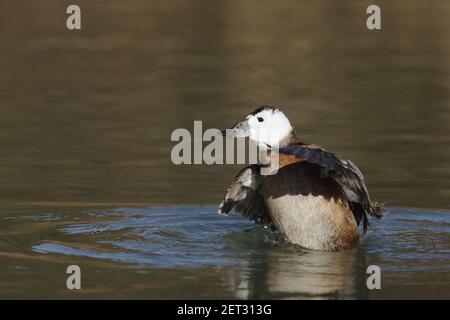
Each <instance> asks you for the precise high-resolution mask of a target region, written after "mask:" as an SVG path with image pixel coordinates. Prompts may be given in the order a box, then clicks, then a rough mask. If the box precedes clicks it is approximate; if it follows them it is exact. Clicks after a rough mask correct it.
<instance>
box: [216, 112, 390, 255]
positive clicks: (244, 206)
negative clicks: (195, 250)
mask: <svg viewBox="0 0 450 320" xmlns="http://www.w3.org/2000/svg"><path fill="white" fill-rule="evenodd" d="M222 134H223V136H224V137H225V138H237V137H240V138H249V139H250V140H252V141H253V142H255V143H256V144H257V145H258V146H259V148H260V149H262V150H266V151H267V154H268V159H269V161H273V159H274V157H275V156H276V157H277V160H278V166H277V167H278V168H277V171H276V173H274V174H262V172H263V169H264V168H266V167H267V166H268V164H267V163H265V164H261V163H256V164H251V165H249V166H247V167H244V168H243V169H242V170H240V171H239V172H238V174H237V175H236V176H235V178H234V180H233V182H232V183H231V185H230V187H229V188H228V190H227V192H226V194H225V196H224V198H223V200H222V202H221V203H220V205H219V210H218V211H219V213H220V214H224V215H227V214H228V213H230V212H231V211H232V210H234V211H236V212H238V213H240V214H241V215H242V216H244V217H246V218H248V219H250V220H252V221H254V222H256V223H257V224H260V225H262V226H264V227H270V228H272V229H274V230H276V231H277V232H278V233H279V234H280V235H281V236H282V238H283V239H284V240H285V241H286V242H288V243H292V244H294V245H299V246H301V247H303V248H306V249H310V250H319V251H340V250H346V249H351V248H354V247H356V246H357V245H358V244H359V243H360V239H361V238H362V236H363V235H364V234H365V233H366V231H367V228H368V225H369V217H375V218H381V217H382V216H383V215H384V209H383V206H382V205H379V204H378V203H377V202H374V201H371V199H370V197H369V193H368V191H367V187H366V185H365V182H364V177H363V175H362V173H361V171H360V170H359V169H358V167H357V166H356V165H355V164H354V163H353V162H352V161H350V160H348V159H345V158H343V157H342V156H340V155H338V154H335V153H333V152H330V151H328V150H326V149H323V148H321V147H320V146H318V145H315V144H308V143H304V142H302V141H301V140H300V139H299V138H298V137H297V133H296V130H295V129H294V127H293V126H292V125H291V123H290V121H289V119H288V118H287V117H286V115H285V114H284V113H283V112H282V111H281V110H280V109H279V108H278V107H276V106H262V107H259V108H257V109H256V110H255V111H253V112H251V113H250V114H248V115H247V116H246V117H245V118H243V119H242V120H240V121H238V122H237V123H236V124H235V125H234V126H232V128H231V129H225V130H222ZM361 223H362V225H363V226H362V232H360V231H359V228H358V226H359V225H360V224H361Z"/></svg>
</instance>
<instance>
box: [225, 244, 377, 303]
mask: <svg viewBox="0 0 450 320" xmlns="http://www.w3.org/2000/svg"><path fill="white" fill-rule="evenodd" d="M364 270H365V262H364V255H363V254H361V252H360V250H359V249H357V250H353V251H348V252H338V253H327V252H317V251H303V252H301V251H298V250H295V249H292V250H270V251H267V252H264V253H263V254H261V255H260V256H257V257H253V256H252V255H251V256H250V259H249V261H246V262H244V263H243V265H236V266H233V267H232V268H231V271H230V272H228V273H227V274H226V276H227V277H228V280H229V282H230V285H231V286H232V287H233V289H234V291H235V292H236V297H237V298H240V299H264V298H265V297H273V298H277V299H305V298H306V299H310V298H312V299H337V298H340V299H342V298H346V299H351V298H359V299H367V297H368V295H367V292H366V291H367V288H366V286H365V277H364Z"/></svg>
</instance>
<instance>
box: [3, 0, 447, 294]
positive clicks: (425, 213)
mask: <svg viewBox="0 0 450 320" xmlns="http://www.w3.org/2000/svg"><path fill="white" fill-rule="evenodd" d="M3 2H4V3H2V6H1V10H0V34H1V41H0V70H1V72H0V150H1V154H0V181H1V183H0V297H2V298H18V297H27V298H33V297H34V298H72V297H85V298H102V297H113V298H114V297H120V298H317V297H319V298H408V297H410V298H416V297H424V298H432V297H434V298H449V297H450V293H449V291H450V283H449V281H450V280H449V269H450V262H449V256H450V252H449V250H450V248H449V246H450V225H449V223H450V222H449V219H450V214H449V209H450V167H449V164H450V148H449V146H450V126H449V123H450V107H449V101H450V64H449V61H450V59H449V57H450V28H449V19H448V18H449V17H450V2H449V1H439V2H437V3H433V4H429V3H428V2H426V1H419V0H398V1H379V3H378V4H379V5H380V6H381V8H382V30H378V31H369V30H367V28H366V26H365V21H366V17H367V15H366V8H367V6H368V5H370V4H373V3H372V1H366V0H361V1H353V0H340V1H334V0H316V1H313V2H311V1H265V0H262V1H261V0H246V1H238V0H227V1H214V4H211V3H210V2H206V1H190V0H170V1H147V0H134V1H132V2H124V1H118V0H111V1H93V0H79V1H77V4H78V5H80V7H81V9H82V30H81V31H68V30H67V29H66V26H65V17H66V14H65V11H66V5H67V4H65V3H64V2H62V1H59V0H46V1H43V2H41V1H31V0H23V1H20V5H19V4H18V3H16V2H14V1H3ZM24 13H26V14H24ZM260 105H278V106H280V107H281V108H282V110H283V111H284V112H285V113H286V114H287V116H288V117H289V119H290V120H291V122H292V123H293V125H294V126H295V127H296V130H297V132H298V134H299V136H300V137H301V138H302V139H303V140H304V141H306V142H311V143H315V144H318V145H320V146H322V147H324V148H327V149H329V150H332V151H334V152H337V153H339V154H342V155H344V156H345V157H348V158H350V159H351V160H352V161H354V162H355V163H356V164H357V165H358V166H359V167H360V168H361V170H362V171H363V173H364V176H365V179H366V183H367V186H368V189H369V190H370V193H371V196H372V198H374V199H376V200H377V201H379V202H385V203H386V206H387V207H388V208H389V215H388V216H387V217H386V218H385V219H383V220H381V221H374V222H373V224H372V228H373V229H372V230H371V231H370V232H369V233H368V235H367V237H366V238H365V239H364V241H363V243H362V244H361V246H360V247H359V248H357V249H355V250H351V251H347V252H340V253H320V252H312V251H305V250H303V249H301V248H297V247H294V246H289V245H285V244H283V243H280V242H279V241H278V239H277V236H276V234H272V233H270V232H269V231H267V230H261V229H260V228H258V227H255V226H254V225H253V224H251V223H250V222H248V221H246V220H245V219H243V218H241V217H239V216H237V215H231V216H229V217H223V216H219V215H217V213H216V211H217V207H216V204H217V203H219V202H220V200H221V198H222V197H223V194H224V192H225V190H226V188H227V187H228V185H229V183H230V181H231V180H232V178H233V176H234V174H235V173H236V172H237V170H239V168H240V167H241V166H240V165H212V166H207V165H181V166H176V165H174V164H173V163H172V162H171V159H170V152H171V148H172V147H173V145H174V144H175V143H174V142H172V141H170V135H171V133H172V131H173V130H174V129H176V128H187V129H188V130H191V131H192V129H193V121H194V120H203V126H204V129H206V128H211V127H216V128H224V127H228V126H230V125H231V124H233V123H235V122H236V121H237V120H238V119H240V118H241V117H242V116H244V115H246V114H248V113H249V112H251V111H252V110H253V109H255V108H256V107H257V106H260ZM406 208H414V210H412V209H406ZM69 264H77V265H79V266H80V267H81V269H82V290H81V291H68V290H67V289H66V277H67V274H66V273H65V270H66V268H67V266H68V265H69ZM371 264H376V265H379V266H380V267H381V270H382V290H379V291H370V292H368V291H367V289H366V286H365V279H366V277H367V275H366V274H365V270H366V267H367V266H368V265H371Z"/></svg>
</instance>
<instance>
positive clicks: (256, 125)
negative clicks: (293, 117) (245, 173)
mask: <svg viewBox="0 0 450 320" xmlns="http://www.w3.org/2000/svg"><path fill="white" fill-rule="evenodd" d="M222 133H223V134H224V136H226V137H230V138H243V137H249V138H250V139H251V140H253V141H255V142H256V143H257V144H258V145H259V146H260V147H264V148H267V147H279V146H280V144H281V143H282V141H284V140H286V138H287V137H289V136H291V135H292V134H294V128H293V127H292V126H291V123H290V122H289V119H288V118H287V117H286V116H285V114H284V113H283V112H282V111H281V110H280V109H278V108H277V107H273V106H262V107H259V108H258V109H256V110H255V111H253V112H252V113H250V114H249V115H248V116H246V117H245V118H244V119H243V120H241V121H239V122H238V123H236V124H235V125H234V126H233V128H231V129H227V130H222Z"/></svg>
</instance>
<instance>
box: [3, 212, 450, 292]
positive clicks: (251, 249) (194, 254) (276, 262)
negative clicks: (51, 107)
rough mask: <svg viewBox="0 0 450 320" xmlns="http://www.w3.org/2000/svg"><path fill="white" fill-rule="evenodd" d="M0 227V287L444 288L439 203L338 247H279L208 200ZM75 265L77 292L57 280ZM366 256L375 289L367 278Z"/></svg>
mask: <svg viewBox="0 0 450 320" xmlns="http://www.w3.org/2000/svg"><path fill="white" fill-rule="evenodd" d="M2 225H3V235H2V236H1V237H0V250H1V257H0V259H1V261H2V263H1V267H0V268H1V269H0V270H1V274H2V275H4V277H3V280H2V287H3V288H9V290H8V291H5V290H2V291H1V294H0V296H2V297H11V296H12V297H21V296H25V297H35V298H36V297H37V298H43V297H45V298H57V297H62V298H67V297H76V296H79V297H113V298H117V297H119V298H143V297H146V298H189V297H201V298H222V297H227V298H258V299H259V298H333V299H334V298H346V299H352V298H363V299H367V298H389V297H404V298H406V297H415V298H417V297H422V298H431V297H434V298H446V297H448V288H449V286H450V277H449V273H448V271H449V270H448V267H449V264H450V243H449V241H448V240H449V239H448V229H449V227H450V219H449V217H448V214H443V213H439V212H418V211H412V210H402V209H390V210H389V214H388V216H387V217H386V218H385V219H383V220H381V221H379V222H377V223H373V225H372V230H371V231H370V232H369V235H368V236H367V237H366V238H365V239H364V240H363V242H362V243H361V245H360V246H359V247H358V248H355V249H354V250H350V251H345V252H338V253H326V252H315V251H309V250H304V249H301V248H299V247H296V246H293V245H287V244H285V243H283V242H281V241H280V239H278V236H277V234H276V233H273V232H270V231H268V230H265V229H263V228H261V227H258V226H254V225H253V224H252V223H250V222H248V221H247V220H245V219H244V218H241V217H239V216H238V215H230V216H221V215H218V214H217V213H216V207H215V206H170V207H149V208H141V209H130V208H121V209H110V210H88V211H85V210H73V209H67V210H64V211H62V212H60V213H52V212H47V211H46V212H39V213H33V214H31V215H30V214H28V213H25V212H24V213H22V214H20V215H17V214H16V213H15V214H14V215H8V214H7V215H5V216H4V217H3V219H2ZM30 229H32V230H33V231H30ZM18 230H27V232H26V233H23V232H19V231H18ZM5 232H6V233H5ZM71 263H76V264H77V265H79V266H80V267H81V268H82V275H83V292H82V293H72V292H69V291H67V290H63V286H64V283H65V282H64V279H65V278H64V277H65V274H64V268H65V266H67V265H69V264H71ZM371 264H376V265H378V266H380V268H381V269H382V272H383V278H382V290H380V291H379V292H372V291H371V292H369V290H367V288H366V286H365V283H366V277H367V275H366V274H365V270H366V269H367V266H369V265H371ZM19 279H20V280H19ZM27 281H29V282H28V286H27V285H26V284H25V283H27ZM18 283H20V284H21V285H19V287H17V284H18ZM43 287H45V288H46V290H45V291H39V290H35V289H33V290H32V289H31V288H43ZM24 288H28V290H27V292H26V293H25V294H24V291H23V289H24Z"/></svg>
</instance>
